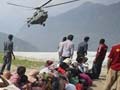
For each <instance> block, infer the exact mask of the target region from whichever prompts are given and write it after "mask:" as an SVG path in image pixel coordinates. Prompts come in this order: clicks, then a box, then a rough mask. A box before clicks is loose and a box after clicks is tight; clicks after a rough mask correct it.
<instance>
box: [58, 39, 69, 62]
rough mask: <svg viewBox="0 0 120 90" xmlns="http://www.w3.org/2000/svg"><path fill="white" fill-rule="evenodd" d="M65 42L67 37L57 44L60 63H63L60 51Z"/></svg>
mask: <svg viewBox="0 0 120 90" xmlns="http://www.w3.org/2000/svg"><path fill="white" fill-rule="evenodd" d="M66 40H67V37H63V39H62V41H61V42H60V43H59V46H58V55H59V60H60V63H61V62H62V61H63V60H62V53H61V51H60V50H61V49H62V46H63V43H64V42H65V41H66Z"/></svg>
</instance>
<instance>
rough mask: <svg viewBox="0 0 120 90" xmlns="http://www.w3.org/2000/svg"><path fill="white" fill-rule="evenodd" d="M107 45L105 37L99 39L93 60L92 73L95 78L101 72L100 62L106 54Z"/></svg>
mask: <svg viewBox="0 0 120 90" xmlns="http://www.w3.org/2000/svg"><path fill="white" fill-rule="evenodd" d="M107 49H108V46H107V45H106V44H105V39H100V41H99V46H98V49H97V54H96V57H95V60H94V61H93V63H94V65H93V74H94V77H95V79H98V78H99V76H100V73H101V68H102V63H103V61H104V58H105V56H106V52H107Z"/></svg>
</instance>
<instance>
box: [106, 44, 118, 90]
mask: <svg viewBox="0 0 120 90" xmlns="http://www.w3.org/2000/svg"><path fill="white" fill-rule="evenodd" d="M107 73H108V75H107V79H106V85H105V89H104V90H111V88H112V86H113V85H114V84H115V82H116V85H115V86H116V87H115V90H120V44H117V45H114V46H113V47H112V49H111V51H110V54H109V56H108V63H107Z"/></svg>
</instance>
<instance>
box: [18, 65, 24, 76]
mask: <svg viewBox="0 0 120 90" xmlns="http://www.w3.org/2000/svg"><path fill="white" fill-rule="evenodd" d="M25 72H26V67H24V66H19V67H18V68H17V74H18V75H20V76H22V75H24V74H25Z"/></svg>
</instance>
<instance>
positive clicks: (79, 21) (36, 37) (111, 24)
mask: <svg viewBox="0 0 120 90" xmlns="http://www.w3.org/2000/svg"><path fill="white" fill-rule="evenodd" d="M119 17H120V3H116V4H112V5H109V6H105V5H101V4H94V3H90V2H87V3H84V4H83V5H81V6H79V7H78V8H75V9H73V10H71V11H68V12H66V13H64V14H62V15H59V16H56V17H53V18H49V19H48V20H47V23H46V24H47V25H46V27H45V28H42V26H33V27H31V28H30V29H29V30H26V29H27V28H26V27H24V29H23V30H21V31H20V33H18V34H17V35H19V36H20V38H22V39H24V40H26V41H28V42H31V43H32V44H33V45H35V46H37V47H38V48H39V49H40V51H56V50H57V46H58V42H59V41H60V40H61V39H62V37H63V36H66V35H68V34H73V35H74V36H75V38H74V43H75V46H76V48H77V44H78V43H79V42H81V41H82V39H83V38H84V36H90V38H91V39H90V42H89V50H92V51H93V50H96V48H97V46H98V43H99V39H100V38H105V39H106V43H107V44H108V46H109V47H111V46H112V44H115V43H119V42H120V35H119V34H120V30H119V29H120V18H119ZM31 36H32V37H31Z"/></svg>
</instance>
